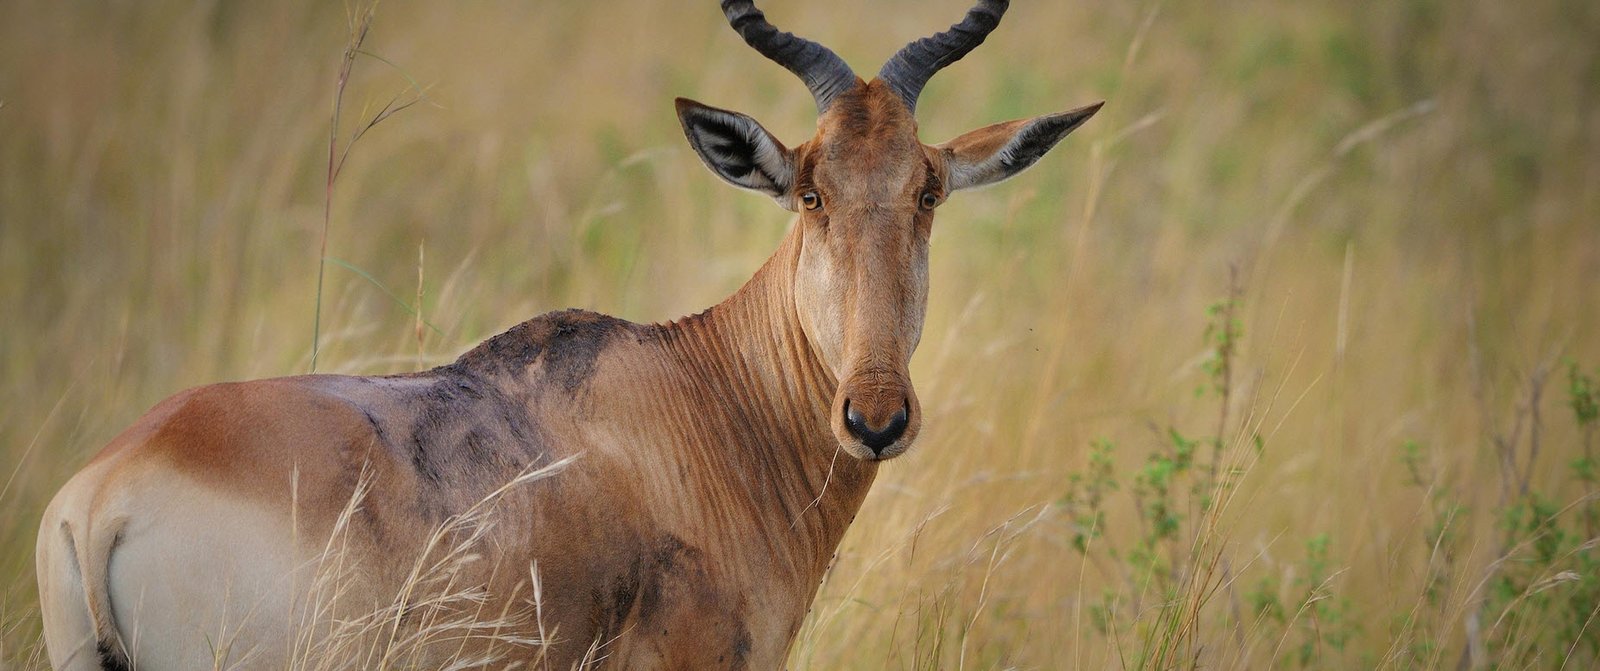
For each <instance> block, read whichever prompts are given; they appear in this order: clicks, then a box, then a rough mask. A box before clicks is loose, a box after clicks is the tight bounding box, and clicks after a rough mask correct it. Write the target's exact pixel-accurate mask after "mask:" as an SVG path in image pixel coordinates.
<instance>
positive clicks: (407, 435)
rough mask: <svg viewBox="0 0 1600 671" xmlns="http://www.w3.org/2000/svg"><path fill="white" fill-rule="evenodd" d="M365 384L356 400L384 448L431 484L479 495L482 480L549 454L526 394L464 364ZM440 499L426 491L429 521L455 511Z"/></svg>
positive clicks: (509, 473)
mask: <svg viewBox="0 0 1600 671" xmlns="http://www.w3.org/2000/svg"><path fill="white" fill-rule="evenodd" d="M368 382H369V383H370V384H372V385H373V386H372V387H368V389H370V390H371V392H368V393H364V394H361V395H360V397H359V398H354V399H351V401H352V402H353V403H354V404H355V405H356V406H357V407H359V408H360V409H361V412H362V413H363V415H364V416H365V417H366V419H367V422H368V423H369V424H371V426H372V431H373V435H374V436H375V438H376V440H377V442H378V443H379V444H380V445H381V447H382V449H383V450H385V451H387V452H388V453H389V454H391V455H392V456H393V457H394V458H395V459H396V460H397V461H398V462H399V463H409V464H410V465H411V469H412V471H413V472H414V473H416V475H417V477H418V479H420V480H421V481H422V482H423V483H425V484H427V485H430V489H432V490H438V489H441V488H443V489H450V490H454V491H456V492H458V493H460V494H461V495H462V496H461V497H460V498H463V499H464V498H466V497H469V496H478V495H481V494H482V493H483V492H481V491H479V488H480V487H481V486H487V485H490V484H497V483H503V482H504V481H506V480H507V479H509V478H511V477H513V476H515V475H516V474H517V473H519V472H521V471H522V469H524V468H526V467H527V466H528V465H529V464H532V463H535V462H536V461H538V460H539V459H541V458H542V457H543V456H544V455H545V444H544V441H543V440H542V439H541V437H540V436H541V434H540V432H539V430H538V427H537V426H536V425H535V424H534V422H533V419H532V417H531V416H530V414H529V412H530V410H529V407H528V401H527V398H526V394H524V393H519V392H517V391H516V387H515V385H514V384H513V385H506V384H505V381H503V380H491V379H487V378H485V377H483V376H482V375H480V374H479V373H478V372H477V371H476V370H474V369H472V368H469V367H467V366H464V365H461V364H460V363H456V364H451V365H448V366H443V367H440V368H436V369H434V370H431V371H428V372H426V373H419V374H416V375H406V376H397V377H395V378H387V379H385V378H371V379H369V380H368ZM506 387H510V389H511V390H510V391H508V390H507V388H506ZM452 498H455V497H452ZM440 501H442V499H440V498H439V497H436V496H431V495H424V497H423V501H421V502H419V505H421V506H422V507H423V508H424V510H423V514H424V515H425V516H426V517H427V518H428V519H439V518H442V517H443V516H446V515H449V514H451V512H452V511H447V510H444V509H440V508H439V502H440Z"/></svg>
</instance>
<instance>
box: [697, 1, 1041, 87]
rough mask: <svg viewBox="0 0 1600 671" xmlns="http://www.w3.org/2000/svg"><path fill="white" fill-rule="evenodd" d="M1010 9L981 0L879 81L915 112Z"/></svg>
mask: <svg viewBox="0 0 1600 671" xmlns="http://www.w3.org/2000/svg"><path fill="white" fill-rule="evenodd" d="M723 6H727V3H723ZM1009 6H1011V3H1010V2H1009V0H979V1H978V4H977V5H975V6H973V8H972V9H969V10H967V16H966V17H965V18H963V19H961V23H957V24H955V25H953V26H950V29H949V30H947V31H945V32H942V33H939V34H937V35H934V36H933V37H924V38H922V39H920V40H917V41H915V42H912V43H911V44H907V45H906V46H905V48H904V49H901V50H900V52H899V53H896V54H895V55H894V57H893V58H890V59H889V61H888V62H887V63H884V64H883V69H882V70H879V71H878V78H879V79H882V80H883V81H884V82H885V83H887V84H888V85H889V88H891V89H893V90H894V92H895V93H897V94H899V95H900V99H901V100H904V101H905V103H906V107H908V108H910V109H911V111H913V112H915V111H916V110H917V96H920V95H922V87H923V86H925V85H927V83H928V80H929V79H931V78H932V77H933V74H934V73H935V72H938V71H939V70H941V69H943V68H944V67H945V66H947V65H949V64H951V63H954V62H956V61H958V60H961V57H962V56H965V55H967V53H968V52H970V51H972V50H973V49H974V48H976V47H977V46H978V45H980V44H983V38H985V37H988V36H989V33H990V32H992V31H993V30H994V29H995V26H998V25H1000V17H1002V16H1004V15H1005V13H1006V8H1007V7H1009Z"/></svg>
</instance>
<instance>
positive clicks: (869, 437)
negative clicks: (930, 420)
mask: <svg viewBox="0 0 1600 671" xmlns="http://www.w3.org/2000/svg"><path fill="white" fill-rule="evenodd" d="M909 410H910V408H909V407H907V406H901V408H900V409H899V410H896V411H895V412H894V416H893V417H890V418H889V425H888V426H885V427H883V428H880V429H873V428H872V426H871V425H869V424H867V418H866V417H863V416H862V415H861V413H860V412H858V411H857V410H856V409H855V408H852V407H850V400H849V399H845V402H844V426H845V428H847V429H849V430H850V435H852V436H855V437H856V438H857V439H859V440H860V441H861V444H862V445H866V446H867V447H869V448H871V449H872V453H873V454H880V453H882V452H883V448H885V447H888V446H889V445H891V444H893V443H894V441H896V440H899V439H900V436H901V435H902V434H904V433H905V432H906V425H907V424H910V419H909Z"/></svg>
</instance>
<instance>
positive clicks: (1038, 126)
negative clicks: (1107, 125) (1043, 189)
mask: <svg viewBox="0 0 1600 671" xmlns="http://www.w3.org/2000/svg"><path fill="white" fill-rule="evenodd" d="M1104 104H1105V103H1104V102H1098V103H1095V104H1093V105H1089V106H1087V107H1080V108H1078V109H1075V110H1072V111H1070V112H1062V113H1060V114H1047V115H1045V116H1040V117H1034V118H1032V119H1018V120H1016V121H1007V122H1004V123H997V124H994V125H993V126H985V127H983V128H979V129H978V130H975V131H972V132H969V133H967V134H965V135H962V136H961V137H958V138H956V139H954V140H951V141H949V142H946V143H944V144H941V145H939V146H938V149H939V150H940V151H942V152H944V157H945V165H946V166H948V168H949V170H950V179H949V180H948V182H946V188H948V189H949V190H951V191H956V190H960V189H971V188H974V187H979V186H984V185H986V184H993V183H995V182H998V181H1000V180H1003V179H1006V178H1008V177H1010V176H1012V175H1015V174H1017V173H1019V172H1022V171H1023V170H1026V169H1027V168H1028V166H1030V165H1033V164H1034V163H1035V162H1036V161H1038V160H1039V157H1041V156H1044V155H1045V152H1048V151H1050V149H1051V148H1052V147H1054V146H1056V143H1057V142H1060V141H1061V138H1064V137H1066V136H1067V133H1071V132H1072V131H1073V130H1074V129H1076V128H1077V127H1078V126H1080V125H1083V122H1085V121H1088V120H1089V117H1092V116H1094V113H1095V112H1098V111H1100V106H1101V105H1104Z"/></svg>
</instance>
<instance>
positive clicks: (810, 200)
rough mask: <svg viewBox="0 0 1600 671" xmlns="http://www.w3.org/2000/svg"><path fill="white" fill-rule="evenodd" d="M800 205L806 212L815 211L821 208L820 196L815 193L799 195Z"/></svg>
mask: <svg viewBox="0 0 1600 671" xmlns="http://www.w3.org/2000/svg"><path fill="white" fill-rule="evenodd" d="M800 204H801V205H804V206H805V208H806V209H808V210H815V209H817V208H819V207H822V196H819V195H817V192H815V191H807V192H805V193H803V194H801V195H800Z"/></svg>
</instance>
